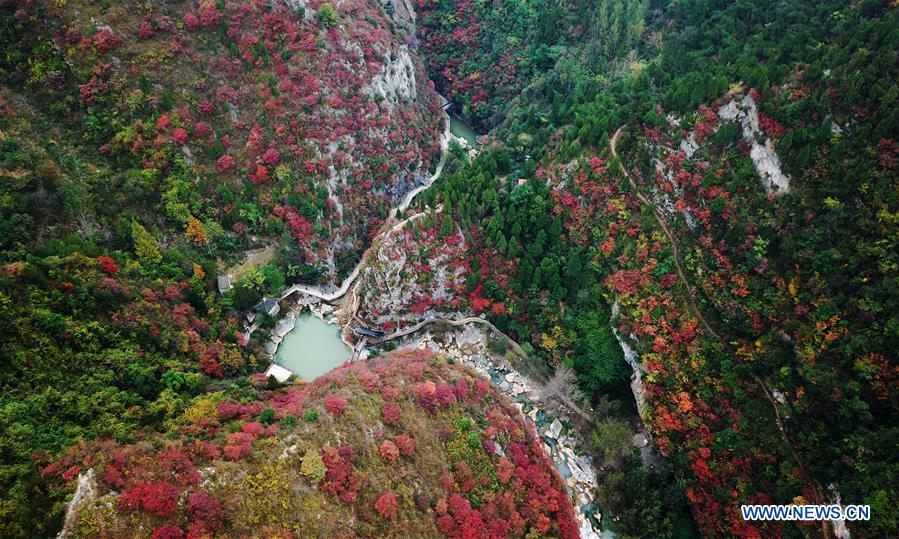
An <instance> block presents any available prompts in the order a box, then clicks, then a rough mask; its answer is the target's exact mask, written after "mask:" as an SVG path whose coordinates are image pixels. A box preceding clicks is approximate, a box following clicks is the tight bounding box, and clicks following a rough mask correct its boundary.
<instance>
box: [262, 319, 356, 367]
mask: <svg viewBox="0 0 899 539" xmlns="http://www.w3.org/2000/svg"><path fill="white" fill-rule="evenodd" d="M351 355H352V351H351V350H350V349H349V347H347V345H345V344H344V343H343V341H341V340H340V331H339V329H338V328H337V326H335V325H333V324H328V323H327V322H324V321H323V320H321V319H320V318H317V317H315V316H312V315H309V314H304V315H301V316H300V317H299V318H297V321H296V326H295V327H294V328H293V330H291V331H290V332H289V333H288V334H287V335H285V336H284V340H283V341H281V344H280V346H278V352H277V353H276V354H275V362H276V363H277V364H278V365H281V366H282V367H285V368H287V369H289V370H290V371H292V372H293V373H294V374H296V375H297V376H299V377H300V378H302V379H304V380H307V381H311V380H315V379H316V378H318V377H319V376H321V375H323V374H326V373H328V372H330V371H331V370H332V369H334V367H337V366H338V365H340V364H342V363H344V362H346V361H348V360H349V359H350V357H351Z"/></svg>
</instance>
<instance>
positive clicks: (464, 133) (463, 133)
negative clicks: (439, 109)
mask: <svg viewBox="0 0 899 539" xmlns="http://www.w3.org/2000/svg"><path fill="white" fill-rule="evenodd" d="M449 117H450V133H452V134H453V135H455V136H457V137H459V138H463V139H465V140H466V141H467V142H468V144H469V145H470V146H471V147H472V148H477V147H478V141H477V136H478V134H477V133H475V131H474V129H472V127H471V126H470V125H469V124H468V122H466V121H465V120H463V119H462V118H460V117H458V116H456V115H455V114H453V113H449Z"/></svg>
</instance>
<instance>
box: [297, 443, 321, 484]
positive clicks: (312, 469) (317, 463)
mask: <svg viewBox="0 0 899 539" xmlns="http://www.w3.org/2000/svg"><path fill="white" fill-rule="evenodd" d="M327 471H328V470H327V468H325V462H324V461H323V460H322V456H321V453H319V452H318V450H316V449H310V450H309V451H306V454H305V455H303V463H302V464H301V465H300V473H301V474H303V475H304V476H306V478H308V479H309V481H311V482H312V483H313V484H315V483H318V482H319V481H321V480H322V479H324V478H325V474H326V473H327Z"/></svg>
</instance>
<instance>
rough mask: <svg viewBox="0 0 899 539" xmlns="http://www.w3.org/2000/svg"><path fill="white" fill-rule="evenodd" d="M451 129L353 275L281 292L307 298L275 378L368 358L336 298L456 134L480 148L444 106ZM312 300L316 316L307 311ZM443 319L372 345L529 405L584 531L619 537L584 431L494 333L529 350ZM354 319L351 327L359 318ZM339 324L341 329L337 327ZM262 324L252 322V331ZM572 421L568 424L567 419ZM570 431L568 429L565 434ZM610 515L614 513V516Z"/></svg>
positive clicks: (528, 415) (283, 344)
mask: <svg viewBox="0 0 899 539" xmlns="http://www.w3.org/2000/svg"><path fill="white" fill-rule="evenodd" d="M444 117H445V127H444V132H443V133H442V135H441V140H440V147H441V151H442V155H441V158H440V162H439V163H438V165H437V168H436V170H435V172H434V174H433V175H431V176H430V177H429V178H428V179H427V180H426V181H424V182H423V183H422V185H420V186H419V187H417V188H415V189H413V190H412V191H410V192H409V193H407V194H406V196H404V197H403V199H402V201H401V202H400V204H399V205H398V206H397V207H396V208H394V209H393V210H392V211H391V212H390V214H389V216H388V218H387V220H386V221H385V222H384V225H383V226H382V228H381V230H380V231H379V232H378V234H377V235H376V237H375V238H376V239H375V241H373V242H372V246H371V247H369V249H368V250H366V252H365V253H364V254H363V256H362V257H361V259H360V260H359V262H358V264H357V265H356V267H355V268H354V269H353V271H352V272H351V273H350V275H349V276H348V277H347V278H346V279H345V280H344V281H343V282H342V283H341V286H340V287H338V288H337V290H334V291H328V292H326V291H324V290H323V289H321V288H318V287H314V286H306V285H302V284H297V285H293V286H291V287H288V288H287V289H285V290H284V291H282V293H281V294H280V299H282V300H284V299H286V298H288V297H289V296H291V295H292V294H294V293H298V294H299V295H300V296H306V298H305V299H303V300H301V301H298V302H297V305H296V306H295V307H294V308H293V309H289V310H288V312H287V314H286V316H285V317H284V318H282V319H281V320H280V321H279V322H278V323H277V325H276V327H275V328H274V330H273V331H272V334H271V340H270V341H269V342H267V343H266V352H267V353H268V354H269V356H270V357H272V359H273V361H272V364H271V366H270V367H269V368H268V370H266V375H270V376H274V377H275V378H276V379H278V380H279V381H281V382H284V381H287V380H288V379H289V378H290V377H291V376H292V375H297V376H299V377H300V378H303V379H305V380H314V379H315V378H317V377H319V376H321V375H323V374H325V373H327V372H329V371H330V370H332V369H333V368H334V367H336V366H338V365H340V364H342V363H344V362H345V361H349V360H352V359H356V358H357V357H358V358H359V359H365V358H366V357H368V354H369V352H368V350H365V349H364V345H365V344H366V340H365V338H363V339H362V340H361V341H360V345H361V346H360V345H357V346H356V347H355V349H354V350H352V351H351V350H350V348H349V346H347V343H346V342H345V341H343V340H342V339H341V335H340V332H339V330H338V327H339V323H338V320H337V317H336V316H334V313H335V309H334V307H333V306H332V303H334V302H336V301H338V300H340V299H341V298H343V296H344V295H346V294H347V292H348V291H350V290H351V288H352V285H353V283H354V282H355V281H356V280H357V278H358V277H359V275H360V273H361V270H362V269H363V267H364V266H365V263H366V260H367V259H368V255H369V251H370V250H371V249H372V248H375V249H376V248H377V244H378V243H379V242H378V241H377V240H378V239H379V238H383V237H385V236H387V235H389V234H391V233H393V232H394V231H396V230H397V228H398V225H401V224H402V222H400V223H398V224H394V221H395V220H396V215H397V214H398V213H399V212H401V211H404V210H405V209H406V208H408V207H409V205H410V204H411V203H412V200H413V199H414V198H415V196H416V195H418V194H419V193H421V192H423V191H424V190H426V189H427V188H428V187H430V186H431V184H433V183H434V182H435V181H436V180H437V179H439V178H440V175H441V173H442V171H443V165H444V163H445V161H446V154H447V150H448V148H449V143H450V141H451V140H453V139H455V140H458V141H460V143H463V146H466V147H468V148H470V149H471V151H473V152H475V151H476V149H477V140H476V136H477V135H476V133H475V132H474V130H473V129H472V128H471V126H469V125H468V124H467V123H466V122H464V121H463V120H462V119H461V118H458V117H457V116H455V115H449V114H447V113H446V112H445V111H444ZM304 305H308V309H309V311H310V312H311V314H312V315H311V316H310V315H309V314H306V313H305V312H304V311H305V309H306V308H307V307H305V306H304ZM439 321H440V320H437V319H426V320H423V321H421V322H420V323H419V324H416V325H415V326H414V327H411V328H407V329H406V330H403V331H397V332H396V333H394V334H391V335H388V336H386V337H383V338H380V339H377V340H376V342H373V343H371V344H380V343H383V342H386V341H394V342H396V341H399V342H400V346H410V345H411V346H422V347H429V348H432V349H435V350H436V351H438V352H440V353H442V354H444V355H446V356H447V357H450V358H453V359H455V360H456V361H459V362H461V363H464V364H467V365H469V366H471V367H473V368H475V370H477V371H478V372H479V373H481V374H482V375H483V376H485V377H487V378H489V379H490V380H491V381H493V383H494V384H495V385H496V386H497V387H499V388H500V389H501V390H502V391H503V392H504V393H505V394H506V395H507V396H508V398H509V399H510V400H511V401H512V402H513V403H514V404H515V405H516V406H517V407H518V409H519V410H520V411H521V414H522V417H523V418H524V420H525V421H526V422H529V423H531V424H532V425H533V426H534V428H535V429H537V432H538V434H539V435H540V438H541V439H542V441H543V444H544V449H545V451H546V454H547V456H549V457H550V458H551V459H552V462H553V465H554V466H555V467H556V469H557V471H558V472H559V475H560V476H561V477H562V481H563V483H564V484H565V486H566V489H567V490H568V493H569V496H570V498H571V500H572V502H573V504H574V507H575V514H576V516H577V520H578V523H579V532H580V535H581V537H583V538H586V539H600V538H602V539H610V538H614V537H615V535H614V533H613V532H612V531H611V529H610V526H609V522H603V515H602V513H601V512H600V511H599V508H598V506H597V504H596V501H595V500H594V494H595V491H596V488H597V482H596V481H597V476H596V470H595V469H594V468H593V464H592V462H591V459H590V457H589V456H587V455H586V454H580V453H578V452H576V451H575V449H574V448H575V447H577V446H580V445H582V444H583V442H584V441H583V440H581V436H580V435H579V432H578V431H577V430H576V429H575V430H571V431H568V430H567V429H565V427H564V426H563V423H562V422H561V421H560V419H563V420H564V418H559V417H553V416H551V415H549V414H547V413H546V412H545V411H544V410H543V409H542V408H541V407H540V405H539V398H538V397H537V395H536V392H535V389H534V388H536V387H537V384H536V383H535V382H534V381H532V380H530V379H529V378H528V377H526V376H524V375H523V374H521V373H519V372H517V371H516V370H515V369H514V368H513V367H512V366H511V365H510V364H509V363H508V361H505V360H503V359H501V358H499V359H497V358H494V357H492V356H491V354H490V353H488V351H487V350H486V341H487V333H488V332H494V333H496V334H498V335H500V336H502V337H503V338H505V339H507V340H509V341H511V342H510V345H511V347H512V349H513V350H515V351H516V353H518V354H522V355H523V354H524V351H523V350H522V349H521V347H520V346H519V345H518V343H516V342H514V341H512V340H511V339H509V338H508V337H507V336H505V335H504V334H502V333H501V332H499V330H497V329H496V328H495V327H493V325H492V324H490V323H489V322H487V321H486V320H483V319H479V318H464V319H461V320H452V321H448V322H449V323H450V324H451V325H454V326H459V331H458V333H456V334H455V336H454V338H453V339H452V341H453V342H452V343H447V344H449V346H438V345H436V344H435V343H434V342H432V341H430V338H431V334H430V332H429V331H426V330H425V331H421V330H424V329H425V328H427V327H428V326H429V324H431V323H434V322H439ZM352 323H353V321H352V314H351V315H350V320H348V321H347V322H346V324H347V327H349V325H350V324H352ZM476 325H482V326H483V325H486V326H487V329H486V330H481V329H477V328H476ZM335 326H337V327H335ZM254 329H256V327H255V326H253V327H251V328H249V330H248V331H249V332H252V331H253V330H254ZM566 424H567V423H566ZM563 430H565V432H564V433H563ZM606 520H608V517H607V516H606Z"/></svg>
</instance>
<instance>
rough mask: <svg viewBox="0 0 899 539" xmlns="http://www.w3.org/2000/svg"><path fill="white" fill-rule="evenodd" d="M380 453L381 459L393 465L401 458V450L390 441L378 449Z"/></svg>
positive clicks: (384, 442)
mask: <svg viewBox="0 0 899 539" xmlns="http://www.w3.org/2000/svg"><path fill="white" fill-rule="evenodd" d="M378 451H379V452H380V453H381V457H382V458H384V459H385V460H387V461H388V462H390V463H391V464H393V463H394V462H396V459H398V458H399V456H400V450H399V449H398V448H397V447H396V444H394V443H393V442H391V441H390V440H384V441H383V442H381V446H380V447H379V448H378Z"/></svg>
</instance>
